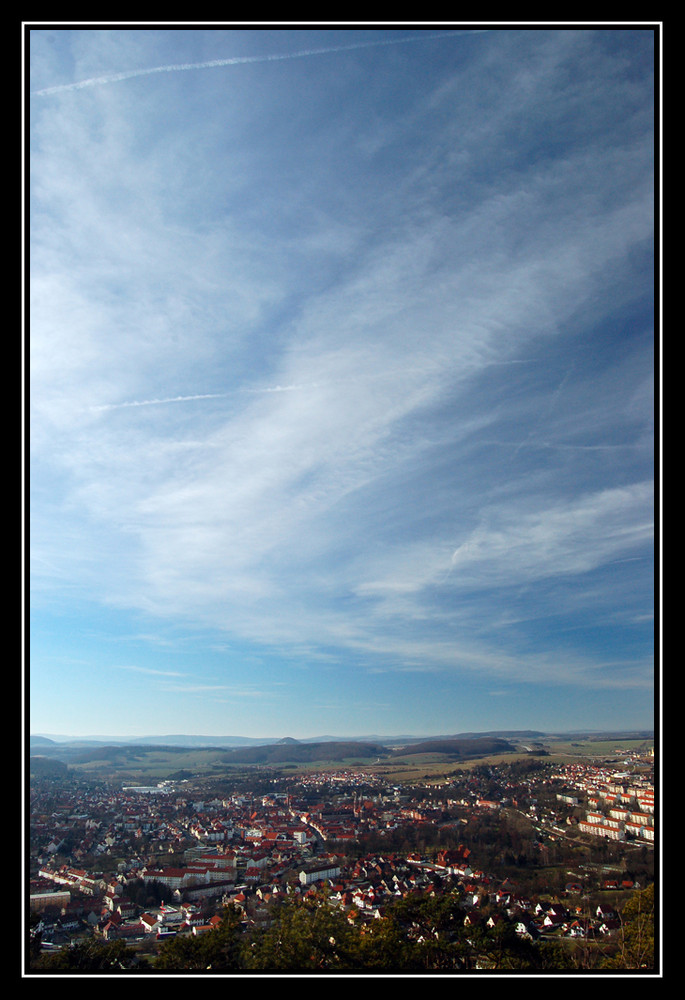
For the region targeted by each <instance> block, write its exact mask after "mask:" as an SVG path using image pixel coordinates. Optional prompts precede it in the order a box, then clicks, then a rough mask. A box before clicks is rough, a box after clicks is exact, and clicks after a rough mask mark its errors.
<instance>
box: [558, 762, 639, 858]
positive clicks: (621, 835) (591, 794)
mask: <svg viewBox="0 0 685 1000" xmlns="http://www.w3.org/2000/svg"><path fill="white" fill-rule="evenodd" d="M564 777H565V778H566V779H567V780H568V779H570V780H571V782H572V784H573V787H574V788H576V789H578V790H579V791H581V792H583V793H584V797H585V798H586V801H587V809H586V811H585V816H584V818H583V819H582V820H581V821H580V822H579V823H578V829H579V830H580V831H581V832H583V833H589V834H592V835H593V836H596V837H607V838H608V839H610V840H620V841H622V840H625V839H626V837H633V838H637V839H639V840H643V841H645V842H648V843H653V842H654V788H653V786H652V785H651V784H650V783H649V782H647V781H642V782H636V781H635V780H634V778H633V776H632V775H628V774H626V773H620V772H618V773H616V772H614V773H607V771H606V769H597V768H590V767H589V766H588V765H579V764H576V765H573V766H569V767H568V768H567V769H565V770H564ZM557 798H558V799H560V800H561V801H564V802H566V803H567V804H569V805H578V804H579V802H580V800H579V798H576V797H574V796H572V795H568V794H567V795H561V794H560V795H557Z"/></svg>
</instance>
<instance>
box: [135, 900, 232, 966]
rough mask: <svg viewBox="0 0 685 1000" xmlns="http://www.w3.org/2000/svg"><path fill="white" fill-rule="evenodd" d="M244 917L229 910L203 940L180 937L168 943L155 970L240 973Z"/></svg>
mask: <svg viewBox="0 0 685 1000" xmlns="http://www.w3.org/2000/svg"><path fill="white" fill-rule="evenodd" d="M240 952H241V935H240V914H239V911H238V910H237V909H236V908H235V907H234V906H228V907H226V908H225V910H224V913H223V915H222V918H221V923H220V924H218V925H217V926H216V927H215V928H214V929H213V930H211V931H206V932H205V933H204V934H201V935H200V936H199V937H196V936H195V935H177V936H176V937H175V938H171V939H170V940H169V941H165V942H164V944H163V945H162V947H161V948H160V951H159V955H158V957H157V958H156V960H155V963H154V966H155V969H163V970H165V971H169V970H171V969H179V970H185V971H188V970H200V969H212V970H214V971H217V970H219V971H236V970H238V969H240V968H241V967H242V962H241V954H240Z"/></svg>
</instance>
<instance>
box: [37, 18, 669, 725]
mask: <svg viewBox="0 0 685 1000" xmlns="http://www.w3.org/2000/svg"><path fill="white" fill-rule="evenodd" d="M654 47H655V38H654V34H653V31H652V30H651V29H650V28H648V27H645V28H634V29H624V28H620V27H618V28H596V29H594V28H591V27H590V28H583V29H575V28H570V27H563V26H556V27H552V28H549V29H542V28H540V29H531V28H519V27H516V26H512V27H509V28H491V29H489V30H468V29H467V28H465V27H458V26H455V27H451V26H450V25H449V24H448V25H445V26H443V27H439V28H433V27H431V28H430V29H428V28H422V27H421V26H411V25H410V26H407V27H398V28H393V29H387V30H376V29H371V28H363V27H362V28H359V29H354V30H352V29H339V30H338V29H333V28H323V29H319V28H314V27H312V28H280V29H275V30H270V29H260V30H250V29H245V28H230V27H227V28H225V29H224V28H212V27H206V28H205V27H202V26H200V27H189V28H187V29H184V28H180V27H179V28H168V27H164V26H162V27H159V28H157V27H154V26H151V27H150V28H145V29H143V28H136V27H134V28H131V29H128V28H118V27H112V28H107V27H94V28H93V27H88V28H83V29H81V28H78V27H75V28H73V29H71V28H68V27H56V28H48V27H46V28H41V27H36V28H34V29H32V30H30V32H29V44H28V51H27V63H28V66H29V69H30V90H29V94H28V95H27V101H28V103H29V111H30V119H29V124H28V126H27V138H28V146H29V157H30V181H29V183H28V187H27V208H28V213H29V214H28V225H27V239H28V240H29V257H30V265H29V272H28V275H27V278H28V288H29V302H30V304H29V306H28V309H27V317H28V329H29V335H28V338H27V341H28V346H27V357H26V364H27V369H28V374H29V376H30V385H29V404H30V409H29V417H28V436H29V439H30V464H29V467H28V487H27V489H28V490H29V493H28V501H29V509H30V521H29V540H30V562H28V567H27V568H28V572H29V575H30V584H31V592H30V607H29V609H28V615H29V618H30V642H29V673H28V685H27V701H28V704H29V709H30V716H29V717H30V729H31V731H32V732H41V733H53V734H70V735H88V734H106V735H123V736H140V735H151V734H158V735H163V734H170V733H198V734H211V735H241V736H255V737H261V736H264V737H281V736H293V737H296V738H297V737H312V736H318V735H324V734H327V735H328V734H330V735H335V736H345V735H367V734H380V735H391V734H396V733H416V734H441V733H456V732H461V731H477V730H490V729H502V728H504V729H522V728H535V729H542V730H558V729H562V730H568V729H574V728H583V729H599V728H613V729H616V728H629V727H650V726H651V725H652V724H653V718H654V715H653V713H654V593H653V591H654V588H653V582H654V559H653V555H654V504H655V500H654V414H655V404H654V385H655V367H654V355H655V350H654V346H655V339H656V338H655V333H656V335H658V331H656V332H655V302H654V251H655V244H654V228H655V227H654V222H655V219H654V215H655V212H654V207H655V163H654V142H655V122H654V113H655V111H654V109H655V94H654Z"/></svg>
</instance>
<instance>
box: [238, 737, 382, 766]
mask: <svg viewBox="0 0 685 1000" xmlns="http://www.w3.org/2000/svg"><path fill="white" fill-rule="evenodd" d="M387 756H388V750H387V749H386V747H384V746H381V745H380V744H378V743H363V742H356V741H350V742H347V743H345V742H335V743H296V742H290V741H289V742H287V743H277V744H274V745H271V746H260V747H241V748H239V749H236V750H226V751H225V752H224V753H223V754H222V757H223V760H224V761H225V762H226V763H227V764H286V763H292V764H308V763H311V762H313V761H317V760H329V761H330V760H346V759H348V758H351V757H352V758H361V759H364V760H367V759H369V758H370V759H372V760H375V759H377V758H378V757H387Z"/></svg>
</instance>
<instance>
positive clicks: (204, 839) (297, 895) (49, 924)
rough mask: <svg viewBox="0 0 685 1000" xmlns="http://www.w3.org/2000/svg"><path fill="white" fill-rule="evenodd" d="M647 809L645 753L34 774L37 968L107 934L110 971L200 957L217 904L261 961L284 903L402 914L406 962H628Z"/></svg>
mask: <svg viewBox="0 0 685 1000" xmlns="http://www.w3.org/2000/svg"><path fill="white" fill-rule="evenodd" d="M654 809H655V807H654V775H653V750H650V751H649V752H647V753H645V752H641V753H634V754H633V755H632V756H630V757H628V758H626V759H625V760H623V761H621V762H620V763H619V764H616V763H613V764H611V765H607V764H606V763H597V762H586V761H579V760H574V761H571V762H569V763H568V764H562V765H560V764H559V762H558V761H555V762H554V763H552V762H548V761H546V760H545V759H544V757H543V758H539V757H534V756H532V757H531V758H530V759H529V760H523V761H521V760H519V761H512V762H503V763H501V764H498V763H493V762H492V761H490V762H488V763H482V764H480V763H477V762H475V763H473V764H472V766H470V767H469V768H463V769H458V770H456V771H455V772H454V773H453V774H451V775H449V776H447V777H446V778H444V779H442V780H432V781H425V782H423V783H421V782H418V783H416V782H415V783H413V784H404V783H402V784H400V783H393V782H392V781H389V780H387V778H383V777H382V776H379V774H377V773H374V772H373V771H371V770H365V769H363V768H357V767H355V768H349V769H348V768H336V769H333V768H332V769H330V770H328V769H326V770H311V771H303V772H302V773H293V774H288V772H287V771H284V770H280V771H278V772H277V773H274V772H273V771H269V769H255V770H254V771H252V772H250V771H243V772H241V773H239V774H236V775H235V776H234V777H233V778H231V776H230V775H222V777H221V778H216V779H213V778H206V777H203V778H193V777H188V778H181V779H166V780H162V781H160V782H158V783H156V784H151V785H142V784H139V785H129V784H123V783H117V782H113V781H105V780H102V779H97V778H87V777H84V776H83V774H79V775H78V776H75V777H74V776H68V777H65V776H64V775H59V776H54V775H51V774H50V773H49V772H48V773H46V774H38V775H32V779H31V786H30V796H29V814H30V815H29V851H28V853H29V868H30V871H29V876H30V878H29V906H28V913H29V922H30V931H29V933H28V935H27V937H28V944H27V950H28V952H29V956H30V962H29V964H30V968H31V970H33V971H35V972H36V973H38V974H40V972H41V970H43V971H49V970H50V969H54V968H68V967H70V966H69V961H70V956H74V955H76V954H79V953H82V952H84V949H85V948H86V946H87V947H88V948H90V949H91V952H92V949H93V948H96V950H97V952H98V955H100V960H101V961H102V962H103V963H104V964H101V965H100V966H97V967H98V968H107V967H108V966H107V964H106V962H105V961H104V958H103V956H106V954H107V949H109V950H110V951H111V952H112V954H116V955H117V963H118V964H116V965H115V966H113V967H114V968H118V969H121V968H127V969H131V970H138V971H140V972H141V973H142V972H143V971H146V970H155V969H157V970H159V969H168V968H175V967H179V968H188V967H190V968H194V967H195V966H194V965H193V964H190V965H188V964H184V963H187V962H188V961H191V962H192V959H188V958H187V957H185V958H184V957H183V956H188V955H191V954H192V953H193V949H195V950H197V951H198V954H199V949H200V947H201V942H202V947H203V948H204V947H205V946H206V942H207V941H213V940H217V941H218V940H219V937H220V934H221V931H220V928H221V927H222V926H224V925H225V922H226V914H228V913H230V914H231V917H232V920H233V927H234V929H235V935H236V939H237V940H239V941H240V942H241V947H242V952H241V954H242V955H243V958H241V959H240V962H241V963H242V964H241V965H240V966H239V967H241V968H245V969H249V968H260V967H269V966H268V965H267V966H264V964H263V963H264V961H265V959H264V955H265V954H266V952H265V948H266V942H268V940H269V937H268V935H269V933H270V931H271V930H272V928H273V927H274V924H275V922H277V921H278V920H279V919H281V920H282V919H284V917H283V916H282V914H283V913H285V912H288V908H290V910H293V909H294V908H297V907H300V908H302V907H306V908H307V912H309V913H312V912H315V911H316V910H321V909H325V911H326V913H327V914H329V915H332V916H334V917H335V920H336V921H337V922H336V924H335V926H336V927H337V928H339V930H338V931H337V932H336V935H337V938H341V936H342V933H343V931H342V930H340V928H344V933H345V934H351V935H353V936H354V939H355V940H358V941H361V942H363V941H364V940H368V941H371V940H372V939H373V940H374V941H379V940H380V938H379V934H380V928H381V927H383V926H384V925H385V926H386V927H387V926H389V925H390V924H391V923H392V924H393V926H398V924H397V921H398V920H400V921H402V920H403V921H404V924H403V926H402V932H403V942H404V951H405V952H406V955H407V962H408V963H410V964H409V966H408V967H409V968H416V967H425V968H436V967H438V968H453V969H458V970H465V969H469V970H470V969H474V970H480V969H486V970H487V969H493V968H547V969H550V968H562V969H563V968H587V967H593V968H594V967H609V968H621V967H624V966H627V967H631V965H630V963H631V962H635V961H636V959H635V956H632V957H631V956H627V952H626V941H627V940H628V937H627V935H626V933H625V928H626V926H627V919H626V918H625V916H624V914H628V915H629V914H630V912H631V910H630V905H629V904H630V901H631V900H633V899H635V898H636V897H641V898H643V899H645V900H646V899H647V897H648V895H649V893H653V890H654V886H653V883H654V844H655V827H654V818H655V811H654ZM651 898H653V897H651ZM438 903H440V904H441V905H443V907H444V908H443V910H442V911H441V913H442V916H441V918H440V920H442V923H441V922H440V920H438V918H437V917H436V916H435V907H436V906H437V905H438ZM652 908H653V903H652ZM279 914H280V915H281V916H279ZM422 914H423V916H422ZM426 914H431V919H425V917H426ZM652 919H653V918H652ZM348 929H349V930H348ZM212 935H214V937H212ZM336 935H330V934H329V936H328V940H334V938H336ZM260 942H261V944H260ZM651 942H652V952H651V957H650V956H649V955H647V956H645V955H640V956H639V960H638V961H637V965H638V967H645V966H646V967H647V968H650V967H652V966H651V965H650V962H651V963H653V962H654V955H653V927H652V930H651ZM181 943H184V946H183V948H181ZM505 943H506V946H505ZM115 946H116V951H114V950H113V949H114V948H115ZM250 949H251V950H250ZM312 949H313V950H312ZM309 952H312V955H314V954H316V959H315V962H314V967H317V968H324V969H326V968H334V967H340V968H343V969H344V968H346V966H345V964H344V962H343V964H342V965H340V963H341V961H342V960H341V958H340V955H337V957H335V958H334V957H332V956H331V955H323V954H321V955H320V954H319V952H318V951H316V949H314V947H313V945H311V943H310V947H309ZM309 952H308V955H307V961H309V957H310V956H309ZM381 953H382V949H380V948H379V947H377V948H376V950H375V951H374V956H375V957H374V959H373V961H376V962H380V961H381V959H380V958H379V956H380V955H381ZM361 954H362V951H359V952H357V953H356V958H355V960H354V961H356V962H360V961H361V959H360V958H359V956H360V955H361ZM364 954H366V953H364ZM257 955H261V956H262V958H261V959H258V958H256V957H255V956H257ZM393 955H394V957H393V959H392V961H393V962H394V963H395V965H394V967H395V968H397V969H402V968H403V963H404V958H403V953H402V952H399V953H398V952H397V951H395V952H394V953H393ZM122 956H124V957H125V961H123V962H122ZM245 956H247V957H245ZM276 960H277V958H275V957H273V956H272V958H271V959H270V961H276ZM278 960H279V961H281V962H283V963H285V962H287V961H288V959H287V956H286V954H285V952H284V953H283V954H282V955H281V956H280V959H278ZM215 961H216V959H215ZM260 961H261V962H262V965H261V966H260V965H259V962H260ZM364 961H366V960H364ZM389 961H390V960H389ZM250 962H252V963H253V964H252V965H251V964H250ZM336 962H337V963H338V965H337V966H336V964H335V963H336ZM349 962H350V963H351V962H352V959H349ZM178 963H181V964H178ZM255 963H256V964H255ZM411 963H418V966H417V965H416V964H414V965H412V964H411ZM421 963H424V964H423V966H421ZM271 967H273V968H281V967H284V966H282V965H274V966H271ZM285 967H288V966H287V965H286V966H285ZM364 967H366V966H364ZM371 967H372V968H373V967H374V966H373V962H372V963H371ZM378 967H379V966H376V968H378ZM215 968H216V966H215Z"/></svg>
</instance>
